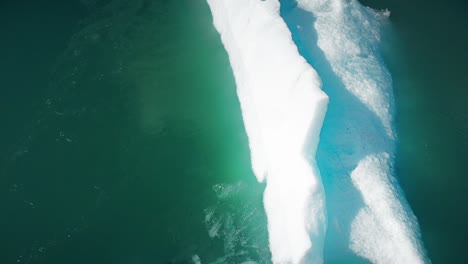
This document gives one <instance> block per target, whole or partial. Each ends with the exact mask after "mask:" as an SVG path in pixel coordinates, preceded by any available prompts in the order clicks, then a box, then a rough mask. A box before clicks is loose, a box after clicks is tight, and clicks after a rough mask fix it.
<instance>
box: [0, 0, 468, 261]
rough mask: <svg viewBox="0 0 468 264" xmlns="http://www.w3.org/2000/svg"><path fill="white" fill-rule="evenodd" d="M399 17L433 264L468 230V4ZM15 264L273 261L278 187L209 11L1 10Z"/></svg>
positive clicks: (447, 256) (131, 6)
mask: <svg viewBox="0 0 468 264" xmlns="http://www.w3.org/2000/svg"><path fill="white" fill-rule="evenodd" d="M361 2H362V3H364V4H366V5H369V6H372V7H375V8H377V9H383V8H388V9H389V10H390V11H391V12H392V15H391V17H390V21H391V28H390V31H389V32H388V33H389V34H388V36H387V39H386V41H385V43H386V44H387V45H386V50H385V51H386V53H385V58H386V62H387V64H388V65H389V68H390V70H391V72H392V76H393V80H394V91H395V99H396V107H397V109H396V110H397V116H396V121H397V122H396V125H397V131H398V137H399V144H398V153H397V163H396V169H397V174H398V177H399V180H400V184H401V186H402V188H403V190H404V191H405V193H406V196H407V199H408V201H409V203H410V205H411V207H412V209H413V210H414V213H415V215H416V216H417V218H418V220H419V223H420V226H421V231H422V238H423V241H424V243H425V246H426V248H427V250H428V254H429V257H430V258H431V260H432V261H433V263H463V261H464V260H465V259H466V253H465V251H464V246H465V238H466V237H467V236H468V229H467V228H465V227H464V220H465V218H466V216H467V215H468V211H467V207H466V206H464V204H465V203H466V202H467V201H468V199H467V198H466V194H465V190H466V185H467V180H466V177H465V176H466V170H465V164H466V163H467V162H468V159H467V157H468V155H467V151H466V149H468V138H467V137H468V136H467V135H468V123H467V122H466V121H467V120H468V114H467V111H466V105H467V104H466V103H467V100H468V96H467V91H466V89H465V87H466V83H468V75H467V74H465V71H466V69H467V66H468V65H467V61H468V51H467V50H466V49H465V47H467V46H468V31H466V29H465V28H466V25H468V18H467V17H466V16H465V15H464V11H465V10H466V8H467V4H466V3H465V2H464V1H462V0H460V1H456V0H451V1H444V2H440V1H429V2H428V1H421V0H417V1H410V2H408V1H390V0H388V1H387V0H378V1H377V0H365V1H361ZM0 22H1V23H0V27H1V30H2V33H3V35H2V37H1V38H2V39H1V40H2V41H1V42H0V52H1V55H2V60H1V61H0V68H1V71H0V77H1V78H0V80H1V86H0V91H1V92H2V96H0V109H1V111H0V120H1V121H2V129H1V130H0V149H1V150H0V198H1V199H0V210H1V212H2V217H1V218H0V233H1V234H2V236H1V240H0V243H1V248H2V250H1V251H0V262H1V263H18V262H19V263H193V262H194V260H193V259H194V258H195V259H196V258H197V257H198V258H200V260H201V262H202V263H212V262H214V263H241V262H242V261H247V260H255V261H258V262H260V263H268V262H269V259H270V253H269V250H268V247H267V232H266V219H265V215H264V213H263V205H262V200H261V199H262V192H263V188H264V186H263V185H260V184H258V183H257V182H256V180H255V177H254V175H253V174H252V172H251V169H250V158H249V156H248V155H249V154H248V153H249V149H248V144H247V137H246V135H245V131H244V129H243V124H242V118H241V113H240V109H239V102H238V100H237V97H236V93H235V84H234V78H233V76H232V73H231V69H230V66H229V61H228V58H227V54H226V53H225V51H224V48H223V46H222V44H221V43H220V40H219V36H218V34H217V32H216V31H215V29H214V28H213V25H212V21H211V15H210V13H209V9H208V6H207V4H206V3H205V1H202V0H192V1H190V0H182V1H157V0H154V1H143V0H140V1H120V0H114V1H92V0H87V1H67V2H66V3H64V2H63V1H39V2H38V1H27V0H21V1H2V2H1V3H0Z"/></svg>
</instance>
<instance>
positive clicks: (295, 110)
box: [208, 0, 328, 263]
mask: <svg viewBox="0 0 468 264" xmlns="http://www.w3.org/2000/svg"><path fill="white" fill-rule="evenodd" d="M208 4H209V6H210V9H211V12H212V14H213V20H214V25H215V27H216V29H217V30H218V32H219V33H220V35H221V40H222V42H223V44H224V47H225V49H226V51H227V52H228V55H229V60H230V63H231V67H232V70H233V72H234V76H235V80H236V85H237V94H238V97H239V100H240V103H241V110H242V116H243V120H244V125H245V128H246V131H247V135H248V138H249V145H250V151H251V157H252V167H253V170H254V173H255V175H256V177H257V179H258V180H259V181H263V180H266V182H267V187H266V189H265V193H264V205H265V210H266V214H267V218H268V231H269V241H270V250H271V252H272V261H273V262H274V263H300V262H301V261H302V260H304V258H306V257H307V261H308V262H309V261H310V262H313V263H321V262H322V252H323V237H324V234H325V228H326V219H325V218H326V217H325V201H324V192H323V187H322V182H321V178H320V174H319V171H318V169H317V167H316V166H315V161H314V160H313V157H314V156H315V150H316V148H317V144H318V140H319V134H320V129H321V126H322V122H323V119H324V116H325V112H326V108H327V103H328V97H327V96H326V95H325V93H324V92H323V91H322V90H321V89H320V86H321V83H320V79H319V77H318V75H317V73H316V72H315V70H314V69H313V68H312V67H311V66H310V65H309V64H308V63H307V62H306V61H305V59H304V58H302V57H301V55H300V54H299V52H298V50H297V47H296V46H295V44H294V42H293V40H292V37H291V33H290V32H289V30H288V28H287V26H286V24H285V23H284V21H283V19H282V18H281V17H280V14H279V3H278V1H277V0H266V1H260V0H208ZM306 155H307V158H306ZM309 159H310V160H309ZM306 255H307V256H306Z"/></svg>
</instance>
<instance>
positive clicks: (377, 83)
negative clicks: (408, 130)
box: [208, 0, 429, 263]
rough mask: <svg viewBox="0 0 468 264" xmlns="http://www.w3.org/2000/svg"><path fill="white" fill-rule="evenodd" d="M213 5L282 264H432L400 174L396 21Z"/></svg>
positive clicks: (303, 9) (324, 6)
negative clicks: (391, 29) (392, 52)
mask: <svg viewBox="0 0 468 264" xmlns="http://www.w3.org/2000/svg"><path fill="white" fill-rule="evenodd" d="M280 2H281V4H282V5H283V6H282V9H281V10H282V11H281V14H280ZM208 4H209V6H210V8H211V11H212V14H213V19H214V25H215V27H216V29H217V30H218V32H219V33H220V35H221V39H222V42H223V44H224V46H225V48H226V50H227V52H228V55H229V60H230V63H231V67H232V69H233V72H234V76H235V80H236V85H237V94H238V97H239V100H240V103H241V108H242V109H241V110H242V116H243V120H244V125H245V128H246V131H247V135H248V138H249V145H250V151H251V157H252V167H253V170H254V173H255V175H256V177H257V179H258V180H259V181H263V180H266V183H267V185H266V189H265V193H264V206H265V210H266V213H267V217H268V231H269V240H270V250H271V252H272V258H273V259H272V260H273V262H274V263H321V262H323V252H325V259H326V260H327V259H329V260H330V261H333V260H335V261H343V260H349V259H354V260H357V261H359V260H362V261H364V260H363V259H367V260H368V261H371V262H373V263H425V262H429V261H428V260H427V258H426V257H425V252H424V249H423V247H422V243H421V241H420V235H419V227H418V224H417V221H416V218H415V217H414V215H413V213H412V211H411V209H410V207H409V205H408V203H407V202H406V200H405V198H404V196H403V194H402V191H401V190H400V188H399V187H398V183H397V181H396V180H395V178H394V175H393V174H394V172H393V170H392V168H393V165H392V164H393V160H394V157H393V155H394V150H395V140H396V133H395V131H394V128H393V124H392V123H393V121H392V119H393V117H392V111H393V95H392V79H391V76H390V73H389V72H388V70H387V68H386V67H385V64H384V63H383V60H382V58H381V56H380V51H379V48H380V28H381V24H382V21H385V19H386V17H387V16H388V13H387V12H382V13H379V12H375V11H374V10H371V9H369V8H365V7H363V6H361V5H360V4H359V3H358V2H357V1H356V0H350V1H345V0H297V1H295V0H280V1H278V0H266V1H260V0H208ZM286 7H287V8H286ZM291 33H292V34H291ZM293 39H294V41H293ZM312 67H314V68H312ZM317 72H318V74H319V75H320V77H319V75H318V74H317ZM320 80H322V81H323V87H322V83H321V81H320ZM321 88H323V90H324V91H325V92H326V93H327V94H328V96H329V97H330V100H331V101H330V105H329V106H328V112H327V105H328V97H327V95H325V93H324V92H323V91H322V89H321ZM326 112H327V113H326ZM325 113H326V117H325ZM324 117H325V120H324ZM322 124H323V127H322ZM320 131H322V133H321V134H320ZM319 138H320V144H319ZM319 169H320V171H321V173H322V177H321V175H320V172H319ZM322 180H323V185H322ZM323 186H324V187H325V189H324V187H323ZM325 193H326V196H327V198H326V202H327V205H326V207H325ZM326 212H328V221H327V217H326ZM327 223H329V228H328V231H327V232H325V231H326V228H327ZM325 233H326V234H327V235H326V236H325Z"/></svg>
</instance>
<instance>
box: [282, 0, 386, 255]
mask: <svg viewBox="0 0 468 264" xmlns="http://www.w3.org/2000/svg"><path fill="white" fill-rule="evenodd" d="M280 2H281V16H282V18H283V19H284V21H285V22H286V24H287V26H288V28H289V30H290V31H291V34H292V38H293V41H294V42H295V44H296V46H297V48H298V50H299V53H300V54H301V55H302V56H303V57H304V58H305V59H306V60H307V62H308V63H309V64H310V65H311V66H312V67H314V69H315V70H316V71H317V73H318V74H319V76H320V78H321V81H322V89H323V91H324V92H325V93H327V95H328V96H329V98H330V102H329V105H328V110H327V114H326V117H325V120H324V123H323V127H322V130H321V136H320V142H319V145H318V149H317V154H316V157H315V158H316V162H317V164H318V167H319V169H320V173H321V176H322V181H323V185H324V188H325V194H326V204H327V215H328V228H327V232H326V238H325V242H324V261H325V263H368V261H367V260H365V259H363V258H360V257H359V256H357V255H356V254H355V253H353V252H352V251H351V249H350V242H351V241H350V240H351V238H350V234H351V224H352V222H353V220H354V218H355V217H356V215H357V214H358V212H359V211H360V210H361V209H363V208H364V207H365V206H366V205H365V204H364V201H363V198H362V195H361V193H360V191H359V190H358V189H357V188H356V187H355V186H354V184H353V182H352V179H351V172H352V171H353V170H354V169H355V168H356V166H357V164H358V162H359V161H361V160H362V159H363V158H365V157H366V156H368V155H370V154H373V153H381V152H383V151H385V152H389V153H392V152H393V145H392V143H391V139H390V138H389V137H388V136H386V132H385V128H384V127H383V126H382V124H381V122H380V120H379V118H378V117H377V116H376V115H375V114H374V113H373V112H372V111H370V110H369V108H367V107H366V106H365V105H364V104H363V103H362V102H361V101H360V100H359V99H358V98H357V97H356V96H355V95H353V94H352V93H350V92H349V91H348V90H347V89H346V87H345V85H344V83H343V81H342V79H341V77H340V76H338V75H336V74H335V72H334V71H333V69H332V67H331V65H330V63H329V62H328V61H327V59H326V57H325V54H324V53H323V51H322V50H320V48H319V47H318V35H317V31H316V29H315V28H314V23H315V20H316V19H315V17H314V16H313V15H312V14H311V13H309V12H307V11H305V10H302V9H301V8H298V7H297V3H296V1H294V0H281V1H280ZM363 124H366V125H363ZM376 135H378V136H376ZM306 259H308V258H307V255H306V256H305V257H304V261H303V262H304V263H307V260H306Z"/></svg>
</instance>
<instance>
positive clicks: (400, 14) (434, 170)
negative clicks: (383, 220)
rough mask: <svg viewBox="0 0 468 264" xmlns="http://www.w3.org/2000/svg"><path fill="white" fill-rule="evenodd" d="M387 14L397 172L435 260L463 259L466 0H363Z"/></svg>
mask: <svg viewBox="0 0 468 264" xmlns="http://www.w3.org/2000/svg"><path fill="white" fill-rule="evenodd" d="M362 2H363V3H364V4H366V5H369V6H371V7H374V8H378V9H382V8H388V9H389V10H390V11H391V12H392V15H391V17H390V20H391V23H392V27H393V28H392V30H393V32H392V34H391V36H390V37H389V42H388V44H389V45H388V46H389V47H388V50H387V54H386V57H387V58H386V59H387V62H388V63H389V67H390V70H391V72H392V75H393V80H394V91H395V99H396V106H397V116H396V117H397V131H398V135H399V140H400V142H399V145H398V153H397V164H396V165H397V173H398V176H399V179H400V183H401V185H402V187H403V189H404V190H405V193H406V196H407V198H408V200H409V203H410V204H411V206H412V208H413V210H414V213H415V214H416V216H417V218H418V220H419V224H420V226H421V229H422V236H423V241H424V243H425V246H426V249H427V251H428V254H429V257H430V258H431V260H432V262H433V263H466V259H467V258H468V255H467V252H466V250H465V247H466V238H467V237H468V228H467V227H466V224H465V222H466V218H467V217H468V207H467V206H465V204H466V203H467V202H468V197H467V195H466V191H467V190H468V188H467V187H468V173H467V170H466V166H467V164H468V122H467V121H468V89H467V88H468V75H467V74H466V71H467V69H468V50H467V49H466V47H468V30H467V26H468V17H467V16H466V12H465V11H466V10H467V8H468V2H466V1H458V0H449V1H421V0H416V1H390V0H364V1H362Z"/></svg>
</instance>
